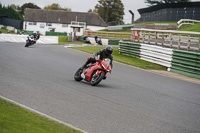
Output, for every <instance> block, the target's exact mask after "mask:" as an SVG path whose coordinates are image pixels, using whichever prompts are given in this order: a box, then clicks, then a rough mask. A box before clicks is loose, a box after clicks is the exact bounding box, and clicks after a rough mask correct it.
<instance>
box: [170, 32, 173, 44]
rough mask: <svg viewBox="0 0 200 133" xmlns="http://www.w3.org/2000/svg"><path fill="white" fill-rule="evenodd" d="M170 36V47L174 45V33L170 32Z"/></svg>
mask: <svg viewBox="0 0 200 133" xmlns="http://www.w3.org/2000/svg"><path fill="white" fill-rule="evenodd" d="M169 36H170V47H172V41H173V38H172V33H170V34H169Z"/></svg>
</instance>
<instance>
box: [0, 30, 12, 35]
mask: <svg viewBox="0 0 200 133" xmlns="http://www.w3.org/2000/svg"><path fill="white" fill-rule="evenodd" d="M0 32H1V33H4V34H6V33H8V30H7V29H0ZM10 33H14V31H10Z"/></svg>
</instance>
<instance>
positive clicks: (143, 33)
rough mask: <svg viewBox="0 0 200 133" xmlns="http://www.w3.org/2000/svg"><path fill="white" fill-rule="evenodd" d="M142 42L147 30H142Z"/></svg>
mask: <svg viewBox="0 0 200 133" xmlns="http://www.w3.org/2000/svg"><path fill="white" fill-rule="evenodd" d="M142 35H143V36H142V43H144V39H145V31H143V32H142Z"/></svg>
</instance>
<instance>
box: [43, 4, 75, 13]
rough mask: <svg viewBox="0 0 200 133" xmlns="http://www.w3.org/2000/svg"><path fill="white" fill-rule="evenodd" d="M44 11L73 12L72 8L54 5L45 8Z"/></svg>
mask: <svg viewBox="0 0 200 133" xmlns="http://www.w3.org/2000/svg"><path fill="white" fill-rule="evenodd" d="M44 9H46V10H63V11H68V12H71V11H72V10H71V8H62V7H61V6H60V5H59V4H56V3H53V4H51V5H48V6H45V7H44Z"/></svg>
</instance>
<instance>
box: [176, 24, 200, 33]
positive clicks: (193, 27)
mask: <svg viewBox="0 0 200 133" xmlns="http://www.w3.org/2000/svg"><path fill="white" fill-rule="evenodd" d="M179 31H192V32H200V23H196V24H193V25H187V26H184V27H182V28H180V29H179Z"/></svg>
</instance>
